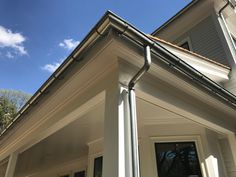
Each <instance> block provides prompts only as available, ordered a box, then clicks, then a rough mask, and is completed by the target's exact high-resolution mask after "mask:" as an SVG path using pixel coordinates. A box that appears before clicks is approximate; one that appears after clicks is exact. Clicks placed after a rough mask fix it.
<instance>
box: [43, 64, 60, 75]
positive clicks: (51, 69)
mask: <svg viewBox="0 0 236 177" xmlns="http://www.w3.org/2000/svg"><path fill="white" fill-rule="evenodd" d="M60 64H61V63H59V62H56V63H53V64H46V65H44V66H43V67H42V69H43V70H45V71H48V72H50V73H53V72H54V71H55V70H56V69H57V68H58V67H59V66H60Z"/></svg>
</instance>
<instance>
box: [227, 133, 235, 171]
mask: <svg viewBox="0 0 236 177" xmlns="http://www.w3.org/2000/svg"><path fill="white" fill-rule="evenodd" d="M228 140H229V146H230V149H231V151H232V156H233V162H234V164H233V165H234V167H236V150H235V149H236V137H235V134H228Z"/></svg>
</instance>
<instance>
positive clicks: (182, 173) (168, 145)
mask: <svg viewBox="0 0 236 177" xmlns="http://www.w3.org/2000/svg"><path fill="white" fill-rule="evenodd" d="M155 152H156V163H157V171H158V177H202V174H201V169H200V164H199V159H198V155H197V150H196V146H195V143H194V142H163V143H162V142H161V143H155Z"/></svg>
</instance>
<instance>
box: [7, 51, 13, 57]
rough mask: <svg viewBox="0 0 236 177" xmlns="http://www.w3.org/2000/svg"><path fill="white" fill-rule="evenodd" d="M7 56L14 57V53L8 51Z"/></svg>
mask: <svg viewBox="0 0 236 177" xmlns="http://www.w3.org/2000/svg"><path fill="white" fill-rule="evenodd" d="M6 57H7V58H14V55H12V53H11V52H7V54H6Z"/></svg>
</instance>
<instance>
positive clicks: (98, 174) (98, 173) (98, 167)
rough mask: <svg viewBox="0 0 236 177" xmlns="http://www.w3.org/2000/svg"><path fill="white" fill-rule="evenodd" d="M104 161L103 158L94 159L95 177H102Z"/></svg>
mask: <svg viewBox="0 0 236 177" xmlns="http://www.w3.org/2000/svg"><path fill="white" fill-rule="evenodd" d="M102 160H103V157H102V156H101V157H97V158H96V159H94V171H93V177H102Z"/></svg>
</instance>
